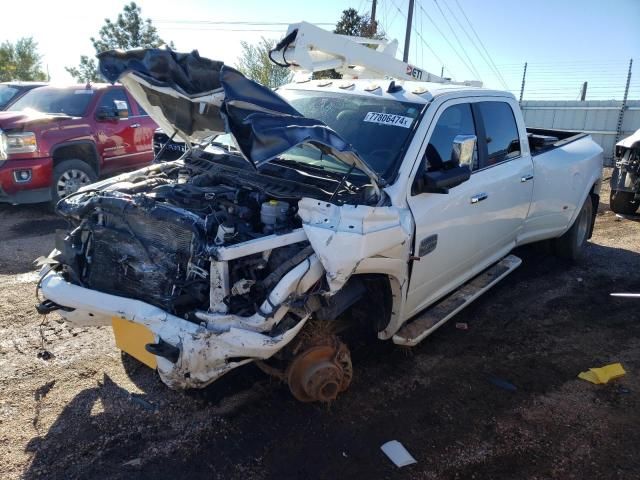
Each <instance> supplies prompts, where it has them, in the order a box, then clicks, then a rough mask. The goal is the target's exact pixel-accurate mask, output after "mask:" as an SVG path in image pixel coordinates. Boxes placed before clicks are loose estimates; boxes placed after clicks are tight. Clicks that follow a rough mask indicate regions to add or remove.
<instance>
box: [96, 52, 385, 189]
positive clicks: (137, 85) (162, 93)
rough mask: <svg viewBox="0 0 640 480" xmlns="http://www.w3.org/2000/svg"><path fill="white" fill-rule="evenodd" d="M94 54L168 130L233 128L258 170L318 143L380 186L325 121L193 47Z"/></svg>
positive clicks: (196, 134)
mask: <svg viewBox="0 0 640 480" xmlns="http://www.w3.org/2000/svg"><path fill="white" fill-rule="evenodd" d="M98 59H99V60H100V71H101V73H102V75H104V77H105V78H107V80H109V81H111V82H116V81H120V82H121V83H122V84H123V85H124V86H125V87H126V88H127V90H129V92H130V93H131V94H132V95H133V97H134V98H135V99H136V101H137V102H138V103H139V104H140V105H141V106H142V107H143V108H144V109H145V110H146V111H147V113H149V115H150V116H151V117H152V118H153V119H154V120H155V121H156V123H157V124H158V125H159V126H160V127H161V128H162V129H163V130H164V131H165V132H166V133H167V134H168V135H172V134H173V132H176V133H177V134H178V136H180V137H181V138H183V139H184V140H186V141H189V142H200V141H202V140H203V139H204V138H206V137H208V136H210V135H215V134H221V133H230V134H231V135H232V136H233V138H234V139H235V142H236V144H237V146H238V148H239V150H240V152H241V153H242V155H243V156H244V157H245V158H246V159H247V160H248V161H250V162H251V163H252V164H253V165H254V166H255V167H259V166H260V165H262V164H264V163H266V162H268V161H270V160H273V159H274V158H276V157H278V156H279V155H281V154H283V153H284V152H286V151H287V150H290V149H291V148H293V147H295V146H297V145H300V144H303V143H311V144H321V145H324V146H325V147H327V148H328V149H329V150H330V152H331V153H332V154H333V155H334V156H336V157H337V158H339V159H340V160H342V161H343V162H345V163H346V164H348V165H352V166H354V167H356V168H358V169H359V170H362V171H363V172H364V173H366V174H367V175H368V176H369V177H370V178H371V180H372V181H373V182H374V183H375V184H379V178H378V175H377V174H376V173H375V172H374V171H373V170H372V169H370V168H369V166H368V165H367V164H366V163H365V162H364V161H363V160H362V159H361V158H360V157H359V156H358V154H357V153H356V152H355V151H354V150H353V148H352V147H351V145H349V144H348V143H347V142H345V141H344V140H343V139H342V137H340V135H338V134H337V133H336V132H335V131H333V130H332V129H331V128H329V127H328V126H327V125H326V124H324V123H323V122H321V121H319V120H315V119H312V118H307V117H305V116H303V115H302V114H301V113H300V112H298V111H297V110H296V109H295V108H293V107H292V106H291V105H290V104H289V103H288V102H287V101H286V100H284V99H283V98H282V97H280V96H279V95H278V94H277V93H275V92H274V91H272V90H271V89H270V88H267V87H265V86H263V85H260V84H258V83H256V82H254V81H252V80H249V79H248V78H246V77H245V76H244V75H242V74H241V73H240V72H238V71H237V70H234V69H233V68H230V67H227V66H226V65H224V64H223V63H222V62H217V61H213V60H209V59H207V58H203V57H200V55H199V54H198V52H197V51H194V52H192V53H176V52H173V51H171V50H162V49H138V50H130V51H126V52H120V51H108V52H103V53H101V54H99V55H98Z"/></svg>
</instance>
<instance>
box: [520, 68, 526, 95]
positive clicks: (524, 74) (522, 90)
mask: <svg viewBox="0 0 640 480" xmlns="http://www.w3.org/2000/svg"><path fill="white" fill-rule="evenodd" d="M526 78H527V62H524V71H523V72H522V86H521V87H520V103H522V97H523V96H524V81H525V79H526Z"/></svg>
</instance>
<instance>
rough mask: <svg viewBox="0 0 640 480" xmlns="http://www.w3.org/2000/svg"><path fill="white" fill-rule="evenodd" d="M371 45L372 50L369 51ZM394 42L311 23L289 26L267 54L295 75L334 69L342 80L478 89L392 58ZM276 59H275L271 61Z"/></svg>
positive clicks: (473, 82)
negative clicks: (364, 79)
mask: <svg viewBox="0 0 640 480" xmlns="http://www.w3.org/2000/svg"><path fill="white" fill-rule="evenodd" d="M373 46H375V49H374V48H371V47H373ZM397 48H398V41H397V40H392V41H390V42H388V41H386V40H375V39H372V38H362V37H350V36H346V35H338V34H335V33H331V32H328V31H326V30H323V29H321V28H319V27H316V26H315V25H312V24H311V23H307V22H300V23H293V24H291V25H289V28H288V29H287V34H286V36H285V37H284V38H283V39H282V40H281V41H280V42H279V43H278V44H277V45H276V47H275V48H274V49H273V50H272V51H271V52H269V57H270V58H271V61H273V62H274V63H276V64H277V65H280V66H283V67H288V68H290V69H291V70H293V71H294V72H296V73H302V74H309V75H310V74H312V73H313V72H320V71H323V70H331V69H334V70H336V71H337V72H338V73H340V74H342V76H343V78H354V79H356V78H370V79H374V78H393V79H398V80H412V81H418V82H435V83H450V84H453V85H467V86H471V87H481V86H482V82H479V81H476V80H467V81H464V82H452V81H451V80H450V79H448V78H442V77H440V76H438V75H434V74H433V73H429V72H427V71H425V70H422V69H420V68H418V67H415V66H413V65H410V64H409V63H406V62H402V61H400V60H398V59H396V58H395V54H396V50H397ZM274 57H276V58H274Z"/></svg>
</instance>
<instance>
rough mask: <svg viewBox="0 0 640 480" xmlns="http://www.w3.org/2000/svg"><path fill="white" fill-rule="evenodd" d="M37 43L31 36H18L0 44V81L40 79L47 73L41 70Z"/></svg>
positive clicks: (43, 78)
mask: <svg viewBox="0 0 640 480" xmlns="http://www.w3.org/2000/svg"><path fill="white" fill-rule="evenodd" d="M41 58H42V57H41V56H40V54H39V53H38V44H37V42H35V41H34V40H33V38H31V37H23V38H20V39H19V40H18V41H16V42H15V43H11V42H9V41H6V42H3V43H2V45H0V81H1V82H6V81H9V80H25V81H42V80H46V79H47V75H46V74H45V73H44V72H43V71H42V67H41V65H40V59H41Z"/></svg>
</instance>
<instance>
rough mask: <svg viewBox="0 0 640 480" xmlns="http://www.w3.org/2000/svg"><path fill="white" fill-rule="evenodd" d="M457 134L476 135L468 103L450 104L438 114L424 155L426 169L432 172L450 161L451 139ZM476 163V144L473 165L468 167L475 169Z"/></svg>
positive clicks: (444, 166) (440, 168) (445, 165)
mask: <svg viewBox="0 0 640 480" xmlns="http://www.w3.org/2000/svg"><path fill="white" fill-rule="evenodd" d="M457 135H476V127H475V122H474V120H473V113H472V111H471V105H470V104H468V103H460V104H458V105H452V106H450V107H448V108H447V109H446V110H445V111H444V112H442V115H440V118H439V119H438V121H437V123H436V126H435V128H434V129H433V133H432V134H431V138H430V139H429V144H428V145H427V150H426V152H425V156H424V161H425V167H426V169H427V171H429V172H433V171H438V170H442V169H443V168H446V167H447V162H449V161H451V152H452V147H453V140H454V138H456V136H457ZM477 164H478V147H477V145H476V149H475V151H474V153H473V165H469V167H470V168H471V169H472V170H475V169H476V168H477Z"/></svg>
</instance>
